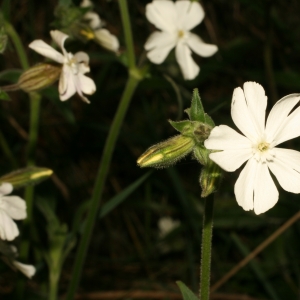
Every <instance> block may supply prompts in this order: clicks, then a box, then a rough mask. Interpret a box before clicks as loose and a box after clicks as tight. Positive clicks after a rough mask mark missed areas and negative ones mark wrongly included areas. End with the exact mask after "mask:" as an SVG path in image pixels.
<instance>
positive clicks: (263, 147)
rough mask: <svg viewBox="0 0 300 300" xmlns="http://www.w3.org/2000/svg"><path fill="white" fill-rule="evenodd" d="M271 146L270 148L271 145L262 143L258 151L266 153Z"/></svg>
mask: <svg viewBox="0 0 300 300" xmlns="http://www.w3.org/2000/svg"><path fill="white" fill-rule="evenodd" d="M269 146H270V144H269V143H266V142H262V143H260V144H259V145H258V146H257V149H258V150H259V151H260V152H264V151H267V150H268V149H269Z"/></svg>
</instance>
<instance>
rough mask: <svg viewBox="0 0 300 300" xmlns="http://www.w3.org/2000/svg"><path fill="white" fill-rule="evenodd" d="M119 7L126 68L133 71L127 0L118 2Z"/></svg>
mask: <svg viewBox="0 0 300 300" xmlns="http://www.w3.org/2000/svg"><path fill="white" fill-rule="evenodd" d="M119 6H120V11H121V17H122V24H123V27H124V35H125V42H126V47H127V57H128V67H129V69H134V68H135V55H134V46H133V39H132V31H131V24H130V19H129V13H128V8H127V0H119Z"/></svg>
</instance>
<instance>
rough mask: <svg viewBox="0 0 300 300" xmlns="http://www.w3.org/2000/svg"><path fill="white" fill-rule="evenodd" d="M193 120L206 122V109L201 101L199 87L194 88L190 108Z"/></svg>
mask: <svg viewBox="0 0 300 300" xmlns="http://www.w3.org/2000/svg"><path fill="white" fill-rule="evenodd" d="M190 118H191V121H198V122H203V123H204V122H205V116H204V109H203V105H202V103H201V99H200V96H199V92H198V89H194V91H193V97H192V105H191V110H190Z"/></svg>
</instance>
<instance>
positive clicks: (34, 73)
mask: <svg viewBox="0 0 300 300" xmlns="http://www.w3.org/2000/svg"><path fill="white" fill-rule="evenodd" d="M60 73H61V67H58V66H55V65H51V64H44V63H42V64H38V65H36V66H34V67H32V68H30V69H28V70H27V71H25V72H24V73H23V74H22V75H21V76H20V78H19V81H18V86H19V88H20V89H22V90H23V91H25V92H27V93H30V92H34V91H37V90H40V89H43V88H45V87H47V86H49V85H51V84H53V83H54V82H55V81H56V80H58V78H59V76H60Z"/></svg>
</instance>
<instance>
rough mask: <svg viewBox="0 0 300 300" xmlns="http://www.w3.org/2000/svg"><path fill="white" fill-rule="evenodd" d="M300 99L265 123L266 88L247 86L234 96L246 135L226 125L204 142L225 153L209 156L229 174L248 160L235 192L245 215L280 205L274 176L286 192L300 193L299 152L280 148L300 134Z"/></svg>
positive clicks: (277, 108)
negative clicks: (296, 106)
mask: <svg viewBox="0 0 300 300" xmlns="http://www.w3.org/2000/svg"><path fill="white" fill-rule="evenodd" d="M299 100H300V94H291V95H288V96H285V97H283V98H282V99H280V100H279V101H278V102H277V103H276V104H275V105H274V107H273V108H272V110H271V111H270V113H269V116H268V119H267V121H266V122H265V113H266V106H267V96H266V95H265V91H264V89H263V87H262V86H261V85H259V84H258V83H255V82H246V83H245V84H244V91H243V90H242V89H241V88H236V89H235V90H234V92H233V97H232V104H231V116H232V119H233V121H234V123H235V125H236V126H237V127H238V128H239V129H240V131H241V132H242V133H243V134H244V135H245V136H243V135H241V134H239V133H238V132H236V131H235V130H233V129H231V128H230V127H228V126H226V125H220V126H216V127H215V128H213V130H212V131H211V134H210V136H209V138H208V139H207V140H206V141H205V147H206V148H208V149H214V150H222V151H221V152H215V153H211V154H210V155H209V157H210V158H211V159H212V160H213V161H214V162H215V163H217V164H218V165H219V166H220V167H221V168H223V169H224V170H225V171H228V172H233V171H235V170H236V169H237V168H239V167H240V166H241V165H242V164H243V163H244V162H246V161H248V162H247V164H246V165H245V167H244V169H243V170H242V172H241V174H240V175H239V178H238V180H237V182H236V184H235V187H234V193H235V196H236V200H237V202H238V204H239V205H240V206H242V207H243V209H244V210H252V209H254V212H255V213H256V214H261V213H263V212H265V211H267V210H269V209H270V208H272V207H273V206H274V205H275V204H276V202H277V201H278V197H279V195H278V191H277V188H276V186H275V183H274V181H273V179H272V177H271V175H270V171H271V172H272V173H273V175H274V176H275V177H276V179H277V180H278V182H279V184H280V185H281V186H282V188H283V189H284V190H286V191H288V192H291V193H297V194H298V193H300V173H299V172H300V152H298V151H295V150H290V149H283V148H277V147H275V146H277V145H279V144H281V143H283V142H285V141H287V140H290V139H293V138H295V137H298V136H299V135H300V107H298V108H296V109H295V110H294V111H292V110H293V108H294V107H295V105H296V104H297V103H298V102H299Z"/></svg>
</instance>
